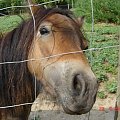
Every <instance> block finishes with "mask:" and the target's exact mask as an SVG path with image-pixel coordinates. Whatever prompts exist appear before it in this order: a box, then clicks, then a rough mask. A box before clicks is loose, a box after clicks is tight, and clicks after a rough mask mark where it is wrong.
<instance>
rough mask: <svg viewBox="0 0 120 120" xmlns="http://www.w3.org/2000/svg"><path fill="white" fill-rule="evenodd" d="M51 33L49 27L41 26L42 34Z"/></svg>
mask: <svg viewBox="0 0 120 120" xmlns="http://www.w3.org/2000/svg"><path fill="white" fill-rule="evenodd" d="M49 33H50V31H49V30H48V29H47V28H45V27H41V28H40V34H41V35H48V34H49Z"/></svg>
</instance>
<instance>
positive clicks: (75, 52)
mask: <svg viewBox="0 0 120 120" xmlns="http://www.w3.org/2000/svg"><path fill="white" fill-rule="evenodd" d="M119 46H120V45H114V46H106V47H102V48H90V49H87V50H81V51H74V52H67V53H60V54H55V55H51V56H47V57H43V58H40V59H35V58H32V59H27V60H21V61H10V62H2V63H0V65H3V64H17V63H24V62H29V61H39V60H44V59H49V58H54V57H59V56H62V55H69V54H77V53H81V52H87V51H98V50H103V49H110V48H118V47H119Z"/></svg>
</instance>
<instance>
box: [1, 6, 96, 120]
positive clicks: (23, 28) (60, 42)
mask: <svg viewBox="0 0 120 120" xmlns="http://www.w3.org/2000/svg"><path fill="white" fill-rule="evenodd" d="M34 17H35V23H36V24H35V26H36V27H35V31H34V29H33V28H34V24H33V19H32V18H31V19H29V20H27V21H24V22H23V23H21V24H20V25H19V26H18V27H17V28H15V29H14V30H12V31H11V32H9V33H7V34H6V35H5V36H4V37H3V38H2V39H1V40H0V63H3V62H12V61H23V60H27V59H28V60H29V59H34V61H29V62H22V63H13V64H10V63H6V64H0V120H27V119H28V116H29V113H30V110H31V104H30V105H21V106H17V107H14V106H13V107H8V108H4V106H12V105H18V104H23V103H32V102H34V100H35V92H36V95H38V93H39V92H40V88H41V87H43V88H44V90H46V91H47V92H49V93H50V94H51V95H52V96H53V97H56V98H57V99H59V100H60V102H61V105H62V106H63V109H64V111H65V112H66V113H68V114H79V115H80V114H84V113H87V112H88V111H90V109H91V108H92V106H93V104H94V102H95V98H96V92H97V88H98V85H97V81H96V78H95V76H94V74H93V72H92V70H91V68H90V66H89V64H88V61H87V59H86V57H85V55H84V53H83V52H82V50H84V49H85V48H86V47H87V44H86V40H85V38H84V36H83V34H82V32H81V30H80V27H81V26H82V23H83V19H82V18H81V19H76V18H75V17H73V15H72V14H71V13H70V12H68V11H63V10H60V9H56V8H53V9H43V10H41V9H39V10H37V11H36V12H35V14H34ZM34 35H35V36H34ZM75 51H81V52H80V53H75V54H63V53H67V52H75ZM57 54H61V55H59V56H56V57H51V58H49V56H51V55H57ZM44 57H48V58H46V59H41V58H44ZM35 59H36V60H35ZM35 77H36V79H37V83H36V82H35V79H34V78H35ZM35 83H36V85H37V86H36V87H35ZM35 88H36V89H35ZM2 107H3V108H2Z"/></svg>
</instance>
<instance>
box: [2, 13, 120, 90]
mask: <svg viewBox="0 0 120 120" xmlns="http://www.w3.org/2000/svg"><path fill="white" fill-rule="evenodd" d="M24 16H25V15H24ZM25 17H26V16H25ZM21 21H22V19H21V18H20V17H19V16H17V15H14V16H7V17H0V32H3V33H6V32H8V31H10V30H11V29H13V28H14V27H16V26H17V25H18V24H19V23H20V22H21ZM119 30H120V26H118V25H114V24H105V23H98V24H95V26H94V32H93V33H92V32H91V24H89V23H85V25H84V31H85V36H86V37H87V39H88V41H89V43H90V41H92V44H91V48H104V47H109V46H115V45H118V44H119V43H118V31H119ZM86 55H87V57H88V59H89V61H90V63H92V65H91V66H92V69H93V71H94V73H95V74H96V76H97V78H98V80H99V82H104V83H105V84H106V85H107V84H108V83H107V82H106V81H110V80H111V78H110V77H109V75H110V76H114V78H115V80H117V67H118V47H114V48H106V49H101V50H96V51H92V61H91V51H89V50H88V51H86ZM115 84H116V82H115V83H114V85H113V84H112V85H108V86H109V88H107V89H108V92H111V91H112V90H113V89H116V87H115ZM113 91H114V90H113ZM115 91H116V90H115Z"/></svg>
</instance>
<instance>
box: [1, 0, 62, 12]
mask: <svg viewBox="0 0 120 120" xmlns="http://www.w3.org/2000/svg"><path fill="white" fill-rule="evenodd" d="M59 1H60V0H53V1H49V2H44V3H40V4H35V5H34V4H30V5H21V6H10V7H5V8H1V9H0V11H1V10H6V9H11V8H27V7H28V8H29V7H30V6H40V5H46V4H49V3H54V2H59Z"/></svg>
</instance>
